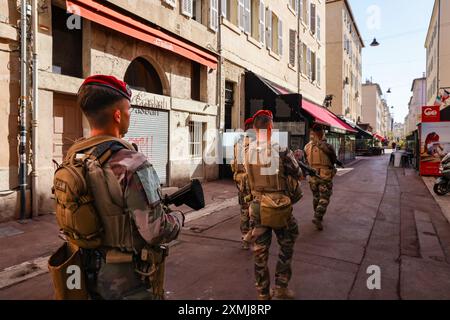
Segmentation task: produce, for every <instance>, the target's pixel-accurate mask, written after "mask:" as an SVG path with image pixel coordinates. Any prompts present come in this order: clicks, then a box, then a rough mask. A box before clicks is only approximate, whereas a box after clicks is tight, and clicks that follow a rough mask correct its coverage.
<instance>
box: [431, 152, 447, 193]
mask: <svg viewBox="0 0 450 320" xmlns="http://www.w3.org/2000/svg"><path fill="white" fill-rule="evenodd" d="M439 171H440V173H441V174H442V176H441V177H439V178H437V179H436V182H435V183H434V187H433V190H434V192H435V193H436V194H437V195H439V196H443V195H445V194H447V193H449V192H450V152H449V153H448V154H447V155H446V156H445V157H444V159H442V161H441V166H440V168H439Z"/></svg>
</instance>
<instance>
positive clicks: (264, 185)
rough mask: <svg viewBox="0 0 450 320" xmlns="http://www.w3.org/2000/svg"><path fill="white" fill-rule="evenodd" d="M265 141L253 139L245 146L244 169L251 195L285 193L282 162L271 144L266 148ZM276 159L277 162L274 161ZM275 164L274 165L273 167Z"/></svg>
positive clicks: (275, 148)
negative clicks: (274, 153)
mask: <svg viewBox="0 0 450 320" xmlns="http://www.w3.org/2000/svg"><path fill="white" fill-rule="evenodd" d="M268 147H270V146H268V145H267V143H265V142H262V143H261V142H260V143H259V144H258V142H257V141H253V142H251V143H249V144H247V145H246V146H245V162H244V163H245V169H246V172H247V175H248V182H249V185H250V189H251V191H252V194H253V196H259V195H260V194H261V193H286V190H287V184H286V176H285V173H284V167H283V163H282V161H281V158H280V157H279V156H278V155H274V156H273V157H272V156H271V154H272V153H273V152H278V151H277V147H278V146H277V145H275V144H273V145H272V147H271V149H269V150H268ZM275 161H278V163H275ZM274 166H276V167H274Z"/></svg>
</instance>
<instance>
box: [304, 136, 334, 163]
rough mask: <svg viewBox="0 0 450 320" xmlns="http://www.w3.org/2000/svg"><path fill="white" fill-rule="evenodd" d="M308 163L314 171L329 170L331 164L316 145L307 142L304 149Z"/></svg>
mask: <svg viewBox="0 0 450 320" xmlns="http://www.w3.org/2000/svg"><path fill="white" fill-rule="evenodd" d="M305 152H306V157H307V159H308V163H309V165H310V166H311V167H313V168H314V169H330V168H333V167H334V166H333V164H332V163H331V161H330V158H329V157H328V156H327V155H326V154H325V152H323V151H322V150H321V149H320V148H319V147H318V146H317V145H316V144H314V143H313V142H309V143H308V144H307V145H306V147H305Z"/></svg>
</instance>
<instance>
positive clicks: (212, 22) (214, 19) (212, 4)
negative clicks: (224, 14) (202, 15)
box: [209, 0, 219, 31]
mask: <svg viewBox="0 0 450 320" xmlns="http://www.w3.org/2000/svg"><path fill="white" fill-rule="evenodd" d="M218 25H219V0H210V1H209V27H210V28H211V29H212V30H214V31H217V27H218Z"/></svg>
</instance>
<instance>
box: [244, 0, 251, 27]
mask: <svg viewBox="0 0 450 320" xmlns="http://www.w3.org/2000/svg"><path fill="white" fill-rule="evenodd" d="M251 19H252V13H251V1H250V0H244V30H245V32H248V33H250V32H251Z"/></svg>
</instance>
